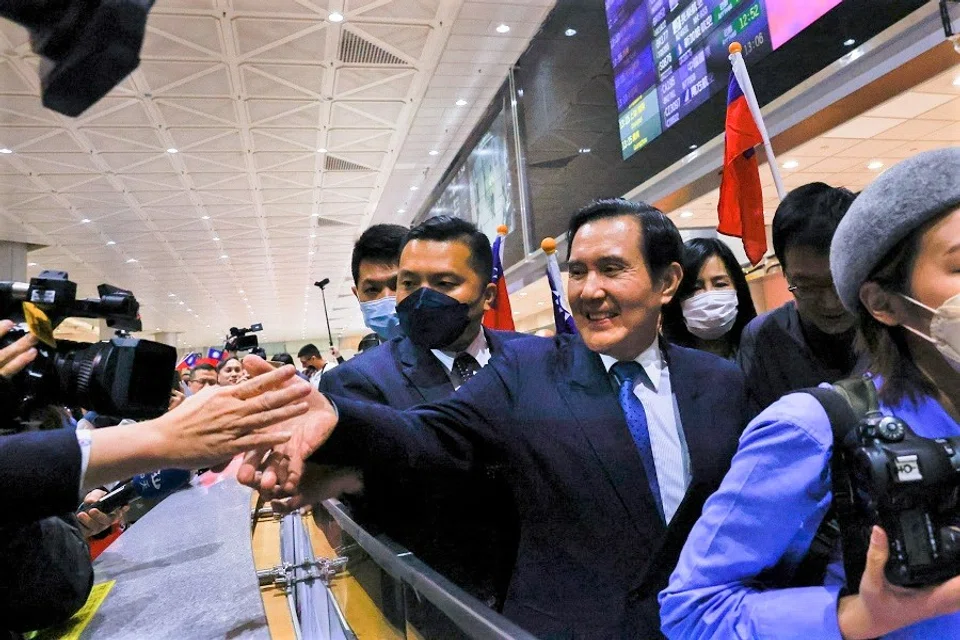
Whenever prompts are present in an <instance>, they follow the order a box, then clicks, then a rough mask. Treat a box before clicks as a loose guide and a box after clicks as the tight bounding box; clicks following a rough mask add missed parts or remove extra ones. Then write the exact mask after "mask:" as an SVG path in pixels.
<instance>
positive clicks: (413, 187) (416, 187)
mask: <svg viewBox="0 0 960 640" xmlns="http://www.w3.org/2000/svg"><path fill="white" fill-rule="evenodd" d="M419 188H420V187H418V186H416V185H414V186H412V187H410V191H416V190H417V189H419Z"/></svg>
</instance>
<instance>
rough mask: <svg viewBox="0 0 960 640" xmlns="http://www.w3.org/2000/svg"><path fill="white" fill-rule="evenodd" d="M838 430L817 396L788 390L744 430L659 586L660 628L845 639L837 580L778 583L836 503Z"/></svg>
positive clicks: (694, 635) (688, 635) (689, 634)
mask: <svg viewBox="0 0 960 640" xmlns="http://www.w3.org/2000/svg"><path fill="white" fill-rule="evenodd" d="M831 448H832V432H831V430H830V423H829V420H828V419H827V417H826V413H825V412H824V411H823V409H822V408H821V407H820V406H819V404H818V403H817V401H816V400H814V399H813V397H812V396H809V395H807V394H794V395H791V396H787V397H785V398H784V399H782V400H780V401H779V402H777V403H776V404H774V405H772V406H771V407H770V408H769V409H767V410H766V411H764V412H763V413H762V414H761V415H760V416H759V417H758V418H757V419H756V420H755V421H754V422H752V423H751V424H750V426H749V427H748V428H747V430H746V431H745V432H744V434H743V437H742V438H741V441H740V447H739V449H738V451H737V453H736V455H735V456H734V458H733V464H732V466H731V468H730V471H729V473H727V475H726V477H725V478H724V480H723V483H722V484H721V486H720V489H719V490H718V491H717V492H716V493H715V494H713V496H712V497H710V499H708V500H707V503H706V504H705V505H704V508H703V514H702V516H701V517H700V519H699V520H698V521H697V524H696V525H695V526H694V528H693V530H692V531H691V532H690V535H689V537H688V538H687V542H686V545H685V546H684V548H683V552H682V553H681V554H680V560H679V562H678V564H677V567H676V570H675V571H674V572H673V575H672V576H671V578H670V583H669V585H668V586H667V588H666V589H665V590H664V591H663V592H662V593H661V594H660V607H661V608H660V612H661V619H662V623H663V633H664V634H665V635H666V636H667V637H668V638H683V639H684V640H694V639H707V638H737V639H741V640H746V639H752V638H778V639H782V640H789V639H796V640H805V639H807V638H823V639H836V640H839V639H840V637H841V636H840V630H839V626H838V622H837V598H838V596H839V590H840V587H839V586H831V587H827V586H820V587H804V588H780V586H779V585H780V584H782V583H784V582H786V580H785V579H783V578H786V577H787V576H788V575H789V574H784V575H782V576H781V579H777V578H773V576H774V575H776V574H777V573H778V572H779V571H783V570H785V569H786V568H787V567H793V568H794V569H795V568H796V566H797V564H799V562H800V561H801V560H802V558H803V557H804V555H805V553H806V551H807V549H808V548H809V546H810V543H811V541H812V539H813V536H814V534H815V532H816V530H817V527H818V526H819V525H820V522H821V520H822V519H823V516H824V514H825V513H826V511H827V509H828V508H829V505H830V490H829V488H830V474H829V460H830V453H831Z"/></svg>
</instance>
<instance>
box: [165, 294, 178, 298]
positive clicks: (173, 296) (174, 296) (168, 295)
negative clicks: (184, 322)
mask: <svg viewBox="0 0 960 640" xmlns="http://www.w3.org/2000/svg"><path fill="white" fill-rule="evenodd" d="M167 297H168V298H176V297H177V294H175V293H168V294H167Z"/></svg>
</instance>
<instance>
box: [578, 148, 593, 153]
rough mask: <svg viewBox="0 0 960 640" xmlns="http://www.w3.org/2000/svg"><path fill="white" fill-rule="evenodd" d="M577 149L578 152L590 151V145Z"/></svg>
mask: <svg viewBox="0 0 960 640" xmlns="http://www.w3.org/2000/svg"><path fill="white" fill-rule="evenodd" d="M578 151H579V152H580V153H590V151H591V149H590V147H580V149H578Z"/></svg>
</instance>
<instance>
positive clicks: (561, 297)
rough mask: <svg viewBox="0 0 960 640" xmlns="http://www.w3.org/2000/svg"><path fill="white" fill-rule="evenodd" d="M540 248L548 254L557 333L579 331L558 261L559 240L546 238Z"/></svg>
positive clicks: (549, 280)
mask: <svg viewBox="0 0 960 640" xmlns="http://www.w3.org/2000/svg"><path fill="white" fill-rule="evenodd" d="M540 248H541V249H543V252H544V253H545V254H547V282H549V283H550V298H551V300H552V301H553V322H554V324H555V325H556V327H557V333H558V334H559V333H577V325H576V324H575V323H574V322H573V314H572V313H570V306H569V304H568V303H567V294H566V293H564V291H563V278H562V277H561V276H560V264H559V263H558V262H557V255H556V254H557V241H556V240H554V239H553V238H544V239H543V242H541V243H540Z"/></svg>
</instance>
